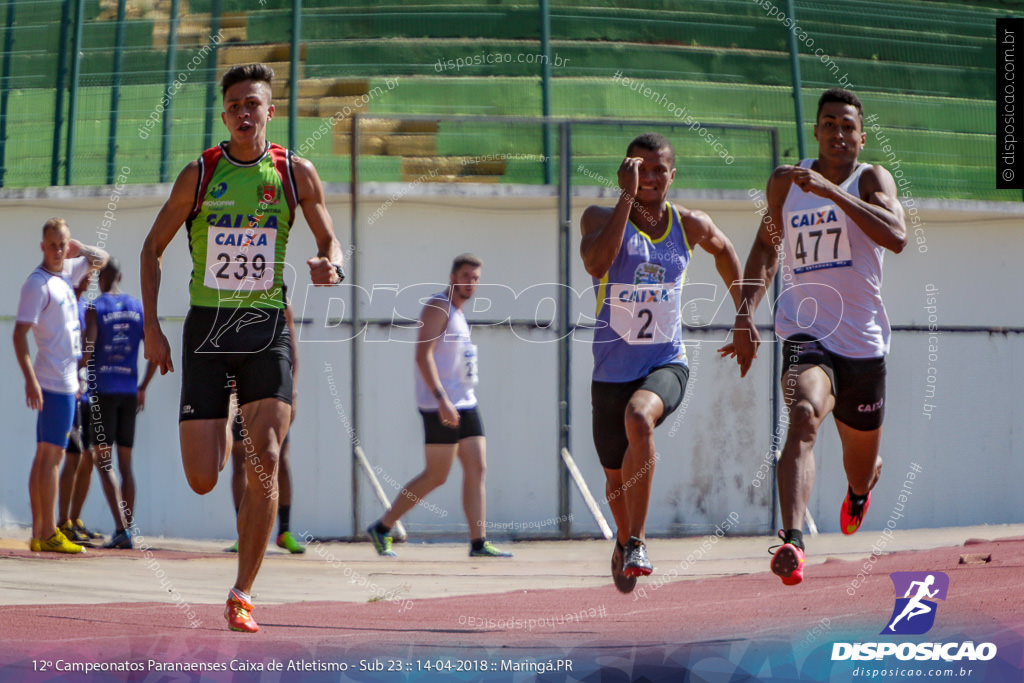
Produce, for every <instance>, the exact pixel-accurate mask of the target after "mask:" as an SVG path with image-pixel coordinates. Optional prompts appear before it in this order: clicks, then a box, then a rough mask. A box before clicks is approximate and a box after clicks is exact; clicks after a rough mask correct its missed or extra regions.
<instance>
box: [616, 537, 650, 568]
mask: <svg viewBox="0 0 1024 683" xmlns="http://www.w3.org/2000/svg"><path fill="white" fill-rule="evenodd" d="M652 571H654V567H652V566H651V562H650V560H648V559H647V546H645V545H644V542H643V541H641V540H640V539H639V538H637V537H636V536H630V537H629V541H627V542H626V549H625V561H624V562H623V563H622V573H623V574H625V575H626V576H632V577H637V576H649V575H650V573H651V572H652Z"/></svg>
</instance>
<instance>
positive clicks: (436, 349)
mask: <svg viewBox="0 0 1024 683" xmlns="http://www.w3.org/2000/svg"><path fill="white" fill-rule="evenodd" d="M482 268H483V261H481V260H480V259H479V258H478V257H476V256H474V255H473V254H460V255H459V256H456V257H455V261H454V262H453V263H452V271H451V275H450V276H449V285H448V289H447V290H446V291H444V292H441V293H440V294H436V295H434V296H433V297H432V298H431V299H430V301H428V302H427V305H426V306H424V307H423V312H422V313H420V332H419V338H418V339H417V341H416V404H417V405H418V406H419V410H420V414H421V415H422V416H423V431H424V433H425V441H426V460H427V466H426V468H425V469H424V470H423V471H422V472H421V473H420V474H419V475H417V476H416V477H415V478H414V479H413V480H412V481H410V482H409V483H408V484H406V485H405V487H404V488H403V489H402V492H401V493H400V494H399V495H398V496H397V497H396V498H395V500H394V502H393V503H392V506H391V509H390V510H388V512H387V514H385V515H384V516H383V517H381V519H380V520H379V521H378V522H376V523H374V524H373V525H371V526H370V528H368V529H367V530H366V533H367V534H369V536H370V540H371V541H373V547H374V548H375V549H376V550H377V552H378V553H379V554H380V555H383V556H385V557H394V556H395V552H394V551H393V550H391V537H390V536H388V533H389V532H390V531H391V528H392V527H394V526H395V524H397V523H398V520H399V519H401V518H402V515H404V514H405V513H406V512H408V511H409V510H411V509H412V508H413V507H415V505H416V503H418V502H419V501H421V500H423V498H424V497H426V495H427V494H428V493H430V492H431V491H433V490H434V489H436V488H437V487H438V486H440V485H441V484H443V483H444V482H445V480H446V479H447V478H448V472H449V470H451V468H452V462H454V460H455V456H456V455H457V456H458V457H459V462H461V463H462V477H463V480H462V506H463V509H464V511H465V513H466V521H467V522H468V523H469V540H470V548H469V555H470V557H511V556H512V554H511V553H506V552H502V551H500V550H498V549H497V548H495V547H494V546H493V545H492V544H491V543H490V542H488V541H487V535H486V509H487V506H486V497H485V493H484V471H485V469H486V462H487V459H486V441H485V439H484V427H483V423H482V422H481V421H480V415H479V413H478V412H477V402H476V394H475V393H474V391H473V387H474V386H476V383H477V359H476V346H474V345H473V342H472V340H471V339H470V336H469V324H468V323H467V322H466V315H465V314H464V313H463V312H462V306H463V304H465V303H466V302H467V301H469V300H470V299H471V298H473V294H474V293H475V292H476V287H477V284H479V282H480V271H481V269H482Z"/></svg>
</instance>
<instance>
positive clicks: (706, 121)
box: [0, 0, 1017, 200]
mask: <svg viewBox="0 0 1024 683" xmlns="http://www.w3.org/2000/svg"><path fill="white" fill-rule="evenodd" d="M167 4H168V3H166V2H162V1H161V2H158V3H157V6H156V9H154V10H152V11H151V12H149V13H148V14H146V15H139V14H136V15H130V16H129V20H128V21H127V23H126V26H125V51H124V54H123V57H122V65H123V66H122V73H121V74H120V83H121V84H122V90H121V98H120V100H121V105H120V110H119V112H118V134H117V140H116V144H117V158H118V160H119V162H118V163H121V161H120V160H124V163H126V164H128V165H130V166H131V168H132V169H133V173H132V176H131V181H132V182H154V181H155V180H157V179H158V177H159V168H160V159H159V155H160V148H161V140H160V130H161V128H160V126H157V127H156V128H154V129H153V130H152V131H151V132H152V134H151V135H149V136H147V137H143V136H140V135H139V134H138V129H139V127H140V126H142V125H143V124H144V123H145V121H146V120H147V118H148V117H150V116H152V115H153V111H154V110H155V109H156V108H157V106H158V103H159V102H160V99H161V96H162V94H163V91H164V83H165V79H166V77H167V74H166V72H165V61H166V44H167V34H168V21H167V17H166V6H167ZM219 4H220V8H221V12H222V13H223V14H222V16H221V22H220V25H221V27H222V29H224V30H225V32H224V34H222V35H223V36H224V40H223V41H222V43H221V50H220V51H219V56H218V61H217V63H216V64H215V65H214V64H212V63H211V64H206V63H204V64H202V66H201V67H200V68H199V69H196V70H195V71H191V72H188V77H187V83H186V84H185V86H184V87H183V88H182V89H181V91H180V92H178V93H177V94H176V95H175V98H174V102H173V109H172V114H171V121H172V124H173V125H172V139H171V144H170V150H171V152H170V155H171V156H170V167H171V168H173V169H174V172H177V170H178V169H179V168H180V166H181V165H182V164H184V163H185V162H187V161H188V160H190V159H192V158H194V157H195V155H196V154H197V153H198V151H199V148H200V146H201V143H202V131H203V130H204V129H205V128H206V122H207V119H208V118H210V119H211V120H213V122H214V131H215V133H214V135H215V137H216V138H219V136H220V135H221V130H222V129H221V126H220V124H219V122H218V121H217V118H218V113H219V111H218V110H217V109H216V108H214V110H213V111H207V110H206V107H205V101H206V87H207V85H206V84H207V81H208V80H214V81H215V79H216V77H217V75H218V74H219V73H220V72H222V71H223V70H224V69H225V68H227V67H228V66H229V65H231V64H234V63H242V62H244V61H252V60H261V61H268V62H270V63H272V65H273V66H274V67H275V69H276V70H277V73H278V78H277V79H276V85H275V97H276V104H277V106H278V115H277V116H276V117H275V121H274V122H273V124H272V125H273V128H272V131H274V133H273V135H274V136H275V138H276V139H278V140H280V139H281V136H283V135H284V131H285V130H287V125H288V116H289V115H293V114H294V115H295V116H297V117H298V118H297V124H298V126H297V128H298V131H299V135H298V140H299V143H297V146H298V144H301V142H302V141H303V140H306V139H307V137H309V136H310V135H312V134H313V133H314V131H317V130H318V128H322V123H323V121H324V120H325V119H326V117H329V116H330V115H331V114H332V113H334V112H339V111H342V110H343V109H344V107H346V106H348V107H349V108H350V109H351V110H352V111H359V112H360V113H361V114H363V115H366V116H377V117H397V119H399V120H401V117H403V116H409V115H423V114H426V115H437V116H450V115H483V116H487V115H501V116H524V117H526V116H537V115H539V114H540V112H541V83H540V67H539V65H538V64H537V63H536V61H535V59H536V56H537V55H538V54H539V52H540V43H539V36H540V22H539V17H538V12H537V9H536V7H534V6H532V5H523V4H521V3H519V2H517V1H516V0H491V1H490V2H487V3H485V4H483V3H479V2H476V1H474V0H384V1H383V2H381V3H377V4H371V3H369V2H368V1H367V0H341V1H339V0H305V1H304V3H303V7H304V10H303V17H302V43H303V51H302V56H301V62H300V82H299V83H298V87H299V103H298V109H297V111H296V112H290V111H288V104H287V98H286V96H287V92H288V90H289V89H290V87H291V84H290V83H288V82H287V81H288V72H289V69H288V64H287V59H288V55H289V52H290V45H289V40H290V35H289V33H290V26H291V20H290V19H291V15H290V8H291V2H290V0H262V1H261V2H260V3H259V6H258V7H255V6H254V4H253V3H251V2H247V1H246V0H222V1H221V2H220V3H219ZM765 4H766V3H761V2H749V1H746V0H724V1H718V2H712V1H710V0H692V1H689V2H683V0H655V1H653V2H643V1H641V0H553V1H552V2H551V29H552V43H551V53H552V55H553V56H555V57H557V59H558V62H559V63H558V64H557V66H555V67H553V68H552V76H553V77H552V80H551V91H550V94H551V107H552V113H553V115H554V116H557V117H568V118H577V119H578V118H605V119H620V120H652V121H658V122H661V124H660V125H662V126H663V127H665V130H668V131H670V132H671V135H672V137H673V140H674V141H676V144H677V146H678V147H679V148H680V150H682V151H684V152H685V154H680V158H681V159H682V158H685V160H686V167H685V168H686V171H687V172H686V174H683V173H682V172H681V173H680V179H681V180H682V179H684V178H685V181H686V183H687V184H686V186H687V187H694V188H709V189H711V188H719V189H739V188H742V189H746V188H749V187H759V186H760V185H762V184H763V182H764V178H765V177H766V174H767V170H768V167H769V166H770V163H771V160H770V149H769V147H768V145H767V137H766V136H765V135H764V134H763V133H756V134H755V133H751V132H744V131H739V130H725V131H723V130H722V129H719V128H716V127H715V126H716V125H718V124H730V125H740V126H743V125H746V126H768V127H773V128H776V129H777V130H778V139H779V153H780V156H781V160H782V161H783V162H793V161H795V160H796V157H797V152H796V126H795V125H794V122H793V106H792V95H791V85H790V80H791V73H790V69H791V64H790V57H789V52H788V36H787V33H786V30H785V28H784V27H783V26H782V24H781V23H780V22H779V21H778V18H777V17H774V16H771V15H770V14H769V12H768V11H766V10H765V9H764V7H763V5H765ZM62 5H63V3H61V2H59V1H57V0H39V1H35V0H34V1H32V2H29V1H28V0H18V1H17V2H16V3H15V12H16V14H15V31H14V34H13V35H14V51H13V54H12V55H8V56H7V57H5V59H8V60H9V62H10V64H9V68H10V77H9V80H8V81H7V87H9V88H10V91H11V93H12V97H11V98H10V111H9V112H8V118H7V122H6V123H7V128H8V143H7V159H6V163H5V166H6V176H5V185H7V186H29V185H40V184H47V183H48V182H49V177H50V163H51V156H52V154H51V153H52V150H51V149H50V144H51V143H50V140H49V136H45V137H46V139H45V140H40V138H39V137H38V129H39V124H40V122H41V121H50V122H52V121H53V120H54V100H55V93H54V89H53V88H54V84H55V82H56V73H57V55H58V47H59V46H58V38H59V19H60V13H61V12H60V11H61V8H62ZM775 5H776V6H777V7H778V8H779V9H784V7H785V4H784V3H781V2H777V3H775ZM182 6H183V7H187V12H188V13H187V14H186V15H184V16H183V17H182V18H181V20H180V22H179V36H180V37H179V52H178V54H177V58H176V60H175V72H176V73H186V69H187V66H188V64H189V60H192V59H193V58H194V57H195V56H196V55H197V54H202V53H200V52H199V51H200V49H202V47H203V45H204V44H206V43H208V42H209V33H210V30H211V29H210V26H211V21H212V19H211V17H210V12H211V11H212V9H213V3H212V1H211V0H188V2H183V3H182ZM795 6H796V19H797V21H796V24H797V25H798V26H799V27H800V30H801V32H802V35H804V40H803V41H800V46H799V49H800V68H801V73H802V81H803V83H802V85H803V107H804V113H805V118H806V117H812V116H813V112H814V110H815V106H816V100H817V96H818V94H820V91H821V90H823V89H825V88H827V87H831V86H833V85H836V83H837V80H838V79H840V78H845V79H846V81H844V82H849V83H850V84H851V87H852V88H853V89H855V91H856V92H858V94H859V95H860V96H861V98H862V99H863V100H864V102H865V107H866V110H867V113H868V114H869V115H874V116H875V118H874V119H872V120H873V121H874V122H875V123H877V124H878V125H879V130H881V131H884V135H886V136H887V137H888V139H889V144H891V146H892V149H893V150H896V151H895V152H894V154H888V155H887V154H884V153H883V152H882V151H881V149H879V147H880V145H876V144H875V143H876V140H875V139H874V138H875V134H874V132H873V131H871V130H868V146H867V148H866V149H865V151H864V154H863V159H864V160H865V161H870V162H879V163H892V162H893V160H894V159H893V156H894V155H895V158H896V159H897V160H898V161H899V163H900V164H901V169H902V170H903V171H904V172H905V173H907V174H909V175H912V177H913V183H914V187H915V193H916V195H918V196H936V197H943V198H964V199H1007V200H1009V199H1016V198H1017V197H1016V196H1015V193H1011V192H1008V191H997V190H995V189H993V188H994V182H993V178H992V177H990V176H991V175H992V172H991V169H992V166H993V165H994V161H993V155H994V146H995V145H994V135H993V133H992V130H991V121H992V120H993V119H994V111H995V102H994V97H995V95H994V62H995V47H994V43H993V41H992V39H991V27H992V25H993V20H994V18H995V17H997V16H1001V15H1002V14H1005V12H1006V10H1005V7H1004V5H1003V4H1002V3H1001V2H999V0H990V1H988V2H981V1H976V2H972V3H971V4H965V3H951V2H940V1H935V0H907V1H906V2H903V3H900V4H898V5H893V4H889V3H883V2H879V1H877V0H851V2H848V3H844V4H843V5H842V6H841V7H836V6H827V7H826V6H822V5H820V4H818V3H814V2H810V1H809V0H798V1H797V2H796V3H795ZM6 12H7V6H6V5H5V6H4V7H3V8H2V11H0V26H2V25H3V24H2V21H3V19H4V18H5V17H6ZM115 28H116V27H115V22H114V21H112V13H111V10H110V9H109V8H108V7H101V5H100V2H99V0H89V2H88V3H87V8H86V23H85V25H84V27H83V44H82V45H83V49H82V55H83V56H82V60H81V78H80V85H81V87H80V89H79V104H78V110H77V114H76V121H75V124H74V125H75V134H76V145H75V155H76V158H75V160H74V175H73V178H72V182H73V183H86V182H95V181H96V178H98V177H105V169H106V156H107V150H108V147H109V141H108V138H107V128H108V126H109V118H110V94H111V86H112V84H113V82H114V77H113V74H112V73H111V69H112V66H113V61H114V53H113V49H114V48H113V45H114V35H115V33H114V32H115ZM811 41H813V42H811ZM815 49H817V50H818V51H819V54H816V53H815ZM493 54H503V55H510V56H511V57H512V59H511V60H509V61H502V62H500V63H497V64H483V63H480V64H469V65H464V66H462V68H458V69H455V68H449V66H452V67H454V62H455V60H457V59H462V60H472V59H473V58H474V57H478V56H482V55H493ZM524 56H526V57H529V61H524V60H523V59H521V58H522V57H524ZM616 73H620V74H621V75H622V76H624V77H626V78H629V79H634V80H635V81H639V82H642V84H643V87H649V88H650V89H651V91H654V92H657V93H658V95H659V97H655V98H651V97H648V96H646V95H644V94H643V93H642V92H640V93H638V92H636V91H635V90H631V89H630V88H627V87H623V85H622V83H621V81H616V80H614V79H613V75H614V74H616ZM388 82H391V83H394V82H400V86H399V87H397V88H394V89H393V90H388V89H387V87H386V84H387V83H388ZM640 89H641V90H642V88H640ZM661 95H664V97H663V98H661V97H660V96H661ZM367 98H368V99H367ZM64 106H65V108H66V107H67V98H65V104H64ZM683 112H685V115H686V116H687V117H691V118H687V119H686V120H687V121H693V120H696V121H699V122H701V124H702V125H704V126H705V127H707V128H708V129H709V130H711V131H712V132H713V133H714V134H715V135H718V136H720V139H721V141H722V144H723V145H725V146H726V147H727V148H729V153H730V154H731V155H732V157H733V162H732V163H731V164H729V165H726V164H723V163H722V160H721V159H720V158H719V157H718V155H716V153H715V151H714V150H712V149H711V148H710V147H708V146H707V145H705V144H703V142H702V140H701V139H700V138H699V136H696V135H693V134H690V132H689V131H687V130H685V129H684V128H681V127H680V125H681V124H682V123H684V120H683ZM408 123H409V122H408V121H406V124H400V123H395V122H394V121H392V122H391V123H386V122H385V121H384V120H383V119H380V118H379V119H373V120H368V121H367V122H366V125H365V127H364V128H363V131H364V139H363V140H362V141H361V154H360V177H361V178H363V179H364V180H399V179H403V180H407V181H409V180H414V179H416V178H418V177H419V176H421V175H422V169H423V168H426V165H428V164H433V165H434V166H435V167H436V168H438V169H442V170H443V172H442V173H440V174H437V176H438V179H440V180H444V181H449V182H450V181H459V180H462V181H472V182H495V181H497V182H522V183H540V182H543V164H542V163H541V162H540V161H539V160H537V159H532V158H531V159H525V158H522V157H525V156H529V155H532V156H536V157H539V156H540V155H541V154H542V153H543V145H542V137H541V128H540V126H538V125H532V126H509V125H504V124H502V125H493V124H490V125H485V124H468V123H463V122H453V121H442V122H440V123H438V124H434V125H433V128H428V129H423V128H422V127H420V128H415V127H413V128H410V127H409V125H407V124H408ZM671 125H674V126H675V127H674V128H669V127H668V126H671ZM626 128H629V127H628V126H626V127H624V128H623V130H626ZM811 129H812V124H811V123H810V122H805V123H804V124H803V130H804V132H805V137H806V138H807V140H808V145H809V146H810V145H812V144H813V140H812V139H811V136H810V132H811ZM574 130H578V128H574ZM630 130H632V129H630ZM616 135H617V134H616ZM616 135H609V134H605V135H599V134H589V133H588V134H576V133H575V132H574V138H573V139H574V146H573V153H574V159H575V158H576V155H578V157H579V158H580V159H586V160H587V161H588V163H594V164H597V165H598V166H603V167H605V168H607V167H609V166H611V167H612V170H614V166H615V165H616V164H617V160H616V159H617V156H618V155H620V154H621V149H620V148H621V146H622V140H620V139H619V138H618V137H616ZM329 137H330V141H329V142H325V143H317V144H316V145H313V146H311V148H310V149H309V155H310V157H311V158H312V159H313V160H314V161H315V163H316V164H317V166H318V168H319V169H320V172H321V175H322V176H323V177H324V180H325V181H327V182H347V181H348V179H349V174H350V158H349V156H348V155H349V153H350V152H351V135H350V125H349V121H347V120H345V121H342V122H340V123H339V124H338V125H336V126H335V127H334V128H333V129H332V130H330V131H329ZM29 140H32V142H31V143H30V142H29ZM812 149H813V148H812ZM496 155H505V157H503V159H502V162H501V163H490V162H488V163H480V162H478V161H477V160H476V159H475V158H476V157H482V156H483V157H487V156H496ZM599 159H603V161H600V162H598V161H596V160H599ZM680 169H681V171H682V169H683V166H682V164H680ZM609 172H611V171H609ZM577 175H580V174H577ZM574 182H579V183H581V184H593V181H592V179H591V178H589V177H588V176H586V175H580V177H579V178H575V179H574Z"/></svg>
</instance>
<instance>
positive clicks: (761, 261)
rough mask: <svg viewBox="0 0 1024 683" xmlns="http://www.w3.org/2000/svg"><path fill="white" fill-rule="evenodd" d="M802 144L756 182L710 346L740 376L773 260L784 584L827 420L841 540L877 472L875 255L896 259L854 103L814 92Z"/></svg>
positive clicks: (880, 377) (884, 336) (859, 514)
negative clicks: (742, 244) (778, 288)
mask: <svg viewBox="0 0 1024 683" xmlns="http://www.w3.org/2000/svg"><path fill="white" fill-rule="evenodd" d="M814 137H815V139H816V140H817V141H818V158H817V159H815V160H805V161H804V162H802V163H801V164H800V165H799V166H780V167H779V168H777V169H776V170H775V172H774V173H773V174H772V177H771V178H770V179H769V181H768V191H767V194H768V211H767V213H765V215H764V216H763V218H762V220H761V225H760V228H759V229H758V232H757V237H756V239H755V240H754V246H753V247H752V248H751V250H750V256H749V257H748V258H747V265H746V269H745V271H744V280H745V282H746V284H745V285H744V288H743V294H742V298H743V306H744V307H743V308H741V309H740V314H739V315H737V316H736V325H735V333H734V335H733V343H732V344H729V345H727V346H725V347H723V348H722V349H721V351H722V353H723V355H734V356H736V359H737V362H738V363H739V365H740V374H741V375H746V373H747V370H749V369H750V364H751V362H753V359H754V357H755V355H756V353H757V348H758V345H759V344H760V341H761V340H760V336H759V335H758V332H757V328H756V327H755V326H754V323H753V314H754V311H755V310H756V309H757V305H758V303H760V301H761V299H762V298H763V297H764V295H765V291H766V286H767V283H768V282H770V281H771V279H772V278H773V277H774V276H775V273H776V271H777V270H778V269H779V264H780V261H781V264H782V280H783V293H782V295H781V296H780V300H779V301H778V302H777V303H776V306H775V331H776V333H777V335H778V336H779V338H780V341H782V342H783V376H782V393H783V397H784V399H785V401H786V405H787V407H788V410H789V430H788V433H787V435H786V443H785V446H784V447H783V448H782V454H781V456H780V457H779V462H778V472H777V474H778V485H779V502H780V505H781V508H782V522H783V527H784V529H783V530H781V531H780V532H779V535H780V537H781V538H782V541H783V543H782V545H781V546H778V550H776V552H775V553H774V555H773V556H772V562H771V568H772V571H773V572H775V573H776V574H777V575H778V576H780V577H781V578H782V582H783V583H784V584H786V585H795V584H798V583H800V582H801V581H802V580H803V572H804V567H803V563H804V544H803V524H804V515H805V513H806V511H807V502H808V500H809V499H810V495H811V486H812V484H813V482H814V452H813V448H814V443H815V440H816V439H817V434H818V428H819V427H820V426H821V423H822V422H823V421H824V419H825V417H826V416H827V415H828V414H829V413H833V416H834V417H835V422H836V428H837V429H838V430H839V436H840V440H841V442H842V445H843V466H844V468H845V470H846V478H847V481H848V482H849V486H848V488H847V492H846V499H845V500H844V501H843V504H842V506H841V508H840V513H839V518H840V519H839V522H840V529H841V530H842V531H843V533H845V534H852V533H853V532H855V531H856V530H857V529H858V528H860V525H861V522H862V521H863V520H864V515H865V513H866V512H867V509H868V504H869V502H870V497H871V496H870V492H871V489H872V488H873V487H874V486H875V484H876V483H877V482H878V478H879V476H880V474H881V471H882V459H881V458H880V457H879V455H878V452H879V446H880V444H881V436H882V419H883V416H884V409H885V354H886V353H888V351H889V321H888V318H887V317H886V314H885V307H884V306H883V305H882V297H881V286H882V255H883V253H884V252H885V250H886V249H889V250H891V251H894V252H896V253H899V252H900V251H902V250H903V247H904V246H906V243H907V229H906V225H905V223H904V218H903V207H902V205H900V203H899V201H898V200H897V199H896V196H897V195H896V183H895V182H894V181H893V179H892V175H890V173H889V172H888V171H887V170H885V169H884V168H882V167H881V166H871V165H869V164H861V163H859V162H858V161H857V157H858V155H859V154H860V150H861V149H862V148H863V147H864V143H865V134H864V112H863V107H862V106H861V102H860V100H859V99H858V98H857V96H856V95H854V94H853V93H851V92H850V91H848V90H843V89H842V88H833V89H831V90H828V91H826V92H825V93H824V94H823V95H822V96H821V98H820V99H819V101H818V115H817V122H816V124H815V126H814ZM780 254H781V255H782V256H781V258H780ZM776 446H777V444H775V443H773V444H772V446H771V450H770V451H769V453H773V452H774V451H775V448H776ZM769 457H770V456H769Z"/></svg>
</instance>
